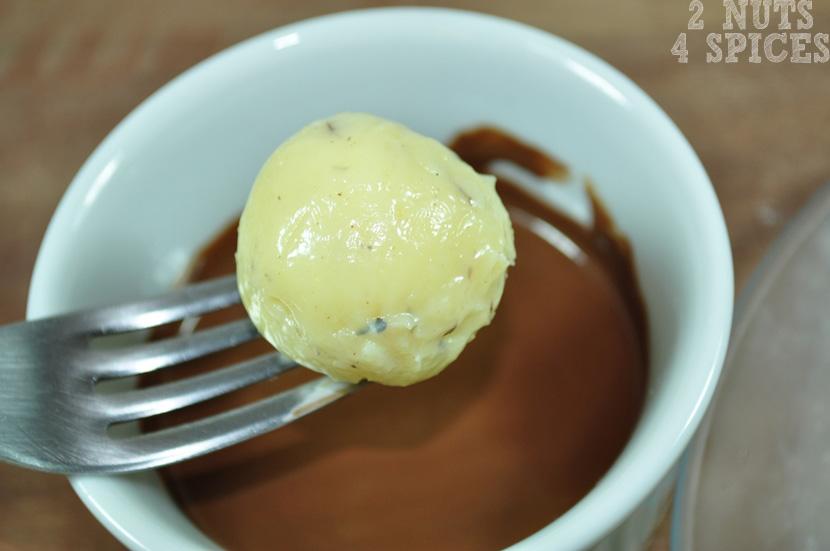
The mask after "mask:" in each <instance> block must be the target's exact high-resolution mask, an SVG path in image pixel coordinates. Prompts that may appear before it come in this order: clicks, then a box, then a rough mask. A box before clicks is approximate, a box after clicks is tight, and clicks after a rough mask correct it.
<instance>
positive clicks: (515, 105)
mask: <svg viewBox="0 0 830 551" xmlns="http://www.w3.org/2000/svg"><path fill="white" fill-rule="evenodd" d="M346 110H350V111H368V112H372V113H376V114H378V115H381V116H386V117H389V118H392V119H395V120H398V121H401V122H403V123H405V124H407V125H409V126H411V127H412V128H413V129H415V130H417V131H420V132H422V133H425V134H428V135H430V136H434V137H436V138H438V139H446V138H448V137H450V136H451V135H453V134H454V133H455V132H457V131H458V130H460V129H464V128H468V127H470V126H473V125H476V124H479V123H490V124H494V125H496V126H498V127H501V128H503V129H506V130H508V131H510V132H512V133H514V134H516V135H518V136H521V137H522V138H524V139H526V140H528V141H530V142H532V143H536V144H539V145H541V146H542V147H543V148H544V149H546V150H548V151H550V152H553V153H555V154H556V155H557V156H558V157H560V158H562V159H563V160H565V161H566V162H567V163H568V164H569V165H570V166H571V167H573V168H575V169H576V170H577V171H578V172H581V173H585V174H590V176H591V177H592V178H593V180H594V181H595V184H596V188H597V190H598V192H599V195H600V196H601V197H602V198H603V199H604V200H605V202H606V203H607V205H608V207H609V208H610V210H611V212H612V214H613V216H614V218H615V219H616V221H617V222H618V223H619V225H620V226H621V228H622V230H623V231H624V232H625V233H626V234H627V235H628V236H629V237H630V238H631V240H632V242H633V245H634V249H635V254H636V264H637V269H638V272H639V276H640V280H641V285H642V288H643V290H644V293H645V300H646V303H647V308H648V313H649V319H650V328H651V330H650V337H651V358H652V373H651V379H650V389H649V392H648V398H647V403H646V407H645V411H644V414H643V417H642V420H641V421H640V423H639V425H638V426H637V429H636V431H635V433H634V435H633V436H632V438H631V440H630V442H629V444H628V446H627V447H626V448H625V450H624V452H623V453H622V455H621V456H620V457H619V459H618V460H617V462H616V463H615V464H614V466H613V467H612V468H611V470H610V471H609V472H608V473H607V475H606V476H605V477H603V479H602V480H601V481H600V482H599V483H598V484H597V486H596V487H595V488H594V489H593V490H592V491H591V492H590V493H589V494H588V495H587V496H586V497H585V498H584V499H583V500H582V501H580V502H579V503H578V504H577V505H576V506H575V507H573V508H572V509H571V510H570V511H568V512H567V513H566V514H565V515H563V516H562V517H560V518H558V519H556V520H555V521H553V522H552V523H551V524H550V525H549V526H547V527H546V528H544V529H543V530H541V531H540V532H538V533H537V534H535V535H533V536H531V537H530V538H528V539H527V540H525V541H524V542H521V543H520V544H519V546H520V547H523V548H538V549H578V548H583V547H586V546H589V545H592V544H595V543H597V542H598V541H599V540H600V539H601V538H603V537H605V536H607V534H608V533H609V532H611V531H612V530H613V529H614V528H615V527H617V526H618V525H620V523H622V522H623V521H624V520H625V519H626V518H627V517H628V516H629V515H630V514H631V513H632V512H633V511H634V510H635V509H636V508H637V507H638V505H640V504H642V503H644V502H645V500H646V498H647V497H648V496H649V495H652V494H653V492H654V491H655V488H656V487H657V485H658V483H659V482H660V481H661V480H665V479H666V477H667V476H669V473H671V470H672V467H673V465H674V464H675V462H676V460H677V458H678V457H679V455H680V453H681V452H682V450H683V449H684V448H685V446H686V444H687V442H688V440H689V438H690V436H691V435H692V433H693V432H694V430H695V429H696V427H697V425H698V423H699V421H700V418H701V415H702V414H703V412H704V410H705V409H706V406H707V404H708V403H709V399H710V397H711V394H712V389H713V388H714V386H715V383H716V381H717V378H718V374H719V371H720V367H721V363H722V360H723V355H724V351H725V347H726V343H727V338H728V334H729V326H730V320H731V313H732V264H731V257H730V253H729V244H728V238H727V234H726V230H725V227H724V223H723V218H722V215H721V212H720V209H719V206H718V203H717V200H716V197H715V194H714V193H713V190H712V187H711V184H710V183H709V180H708V179H707V176H706V174H705V172H704V170H703V168H702V166H701V164H700V162H699V161H698V159H697V157H696V156H695V154H694V152H693V151H692V149H691V148H690V147H689V145H688V143H687V142H686V140H685V139H684V138H683V136H682V135H681V134H680V132H679V131H678V130H677V128H676V127H675V126H674V125H673V124H672V122H671V121H670V120H669V119H668V118H667V117H666V115H664V114H663V112H662V111H661V110H660V109H659V108H658V107H657V106H656V105H655V104H654V102H652V101H651V100H650V99H649V98H648V97H647V96H646V95H645V94H644V93H643V92H642V91H640V89H639V88H637V87H636V86H635V85H634V84H633V83H631V82H630V81H629V80H628V79H627V78H625V77H624V76H622V75H621V74H620V73H618V72H617V71H615V70H614V69H613V68H611V67H610V66H608V65H607V64H605V63H603V62H602V61H600V60H599V59H597V58H596V57H594V56H592V55H590V54H588V53H586V52H585V51H583V50H581V49H579V48H577V47H575V46H573V45H571V44H569V43H567V42H565V41H563V40H561V39H558V38H556V37H553V36H551V35H549V34H546V33H544V32H541V31H539V30H536V29H533V28H530V27H526V26H524V25H520V24H517V23H514V22H510V21H506V20H502V19H498V18H494V17H489V16H484V15H478V14H472V13H464V12H457V11H449V10H441V9H381V10H370V11H361V12H352V13H344V14H338V15H333V16H327V17H322V18H319V19H313V20H310V21H305V22H302V23H298V24H295V25H290V26H288V27H284V28H281V29H277V30H274V31H271V32H268V33H266V34H263V35H261V36H258V37H256V38H253V39H251V40H248V41H246V42H243V43H242V44H239V45H237V46H235V47H233V48H230V49H228V50H227V51H225V52H222V53H220V54H218V55H216V56H214V57H212V58H210V59H208V60H207V61H205V62H203V63H201V64H199V65H197V66H196V67H194V68H193V69H191V70H189V71H187V72H186V73H184V74H183V75H181V76H180V77H178V78H176V79H175V80H174V81H172V82H171V83H170V84H168V85H166V86H165V87H164V88H162V89H161V90H160V91H159V92H158V93H156V94H154V95H153V96H152V97H151V98H149V99H148V100H147V101H145V102H144V103H143V104H142V105H141V106H140V107H138V108H137V109H136V110H135V111H134V112H133V113H131V114H130V115H129V116H128V117H127V118H126V119H125V120H124V121H123V122H122V123H121V124H120V125H119V126H118V127H117V128H116V129H115V130H113V132H112V133H111V134H110V135H109V136H108V137H107V138H106V139H105V140H104V142H103V143H102V144H101V145H100V146H99V147H98V149H96V151H95V152H94V153H93V154H92V156H91V157H90V158H89V160H88V161H87V162H86V163H85V164H84V166H83V168H82V169H81V170H80V172H79V173H78V175H77V176H76V177H75V179H74V181H73V182H72V184H71V185H70V187H69V190H68V191H67V192H66V195H65V196H64V198H63V200H62V201H61V203H60V206H59V207H58V209H57V211H56V212H55V215H54V217H53V219H52V223H51V224H50V226H49V229H48V231H47V233H46V237H45V238H44V241H43V245H42V247H41V250H40V255H39V257H38V260H37V264H36V267H35V273H34V276H33V280H32V285H31V293H30V297H29V309H28V316H29V317H30V318H36V317H41V316H45V315H49V314H55V313H58V312H63V311H67V310H70V309H73V308H77V307H81V306H87V305H94V304H102V303H106V302H111V301H115V300H119V299H125V298H132V297H136V296H140V295H147V294H151V293H154V292H157V291H160V290H162V289H164V288H166V287H169V286H170V285H171V284H172V283H173V282H174V280H175V279H176V278H177V277H178V276H179V275H180V273H181V272H182V270H183V269H184V267H185V265H186V263H187V262H188V259H190V258H191V257H192V255H193V254H194V252H195V251H196V250H197V248H198V247H199V246H200V245H201V244H203V243H205V242H206V241H207V240H208V239H209V238H210V237H211V236H212V235H213V234H214V233H215V232H216V231H218V230H219V229H220V228H222V227H223V226H224V225H225V224H226V223H227V222H228V221H229V220H231V219H232V217H233V216H235V215H236V214H237V213H238V212H239V211H240V210H241V208H242V206H243V202H244V199H245V197H246V195H247V193H248V189H249V186H250V184H251V183H252V181H253V179H254V176H255V174H256V173H257V171H258V169H259V167H260V165H261V164H262V162H263V161H264V160H265V159H266V157H267V156H268V154H269V153H270V152H271V151H272V150H273V149H274V148H275V147H276V146H277V145H278V144H279V143H280V142H281V141H282V140H284V139H285V138H287V137H288V136H289V135H290V134H292V133H293V132H294V131H296V130H297V129H299V128H300V127H302V126H303V125H304V124H306V123H307V122H309V121H311V120H313V119H316V118H319V117H323V116H326V115H330V114H332V113H336V112H338V111H346ZM72 484H73V486H74V487H75V490H76V491H77V492H78V494H79V495H80V496H81V498H82V499H83V500H84V502H85V503H86V505H87V506H88V507H89V508H90V510H91V511H92V512H93V513H94V514H95V515H96V516H97V517H98V519H99V520H100V521H101V522H102V523H103V524H104V525H105V526H106V527H107V528H108V529H109V530H110V531H111V532H112V533H113V534H115V535H116V536H117V537H118V538H119V539H120V540H121V541H122V542H124V543H125V544H126V545H128V546H129V547H132V548H138V549H154V550H155V549H186V548H193V547H196V548H198V547H208V546H211V545H212V544H211V543H210V542H209V541H208V540H207V538H206V537H205V536H204V535H203V534H201V533H200V532H199V531H198V530H197V529H196V528H195V527H194V526H193V525H192V524H191V523H190V522H189V521H188V520H187V519H186V517H185V516H184V515H183V514H182V513H181V512H180V511H179V510H178V509H177V508H176V506H175V505H174V504H173V501H172V500H171V499H170V498H169V497H168V495H167V494H166V492H165V490H164V488H163V487H162V485H161V484H160V482H159V480H158V478H157V477H156V475H155V474H154V473H143V474H138V475H131V476H117V477H116V476H112V477H82V476H79V477H73V478H72ZM652 499H653V498H652ZM651 516H652V517H653V516H654V515H651ZM646 528H647V527H646ZM644 529H645V528H641V529H640V532H642V531H643V530H644ZM638 537H639V536H638Z"/></svg>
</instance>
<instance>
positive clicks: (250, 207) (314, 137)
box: [236, 113, 516, 386]
mask: <svg viewBox="0 0 830 551" xmlns="http://www.w3.org/2000/svg"><path fill="white" fill-rule="evenodd" d="M515 256H516V253H515V248H514V245H513V230H512V228H511V226H510V220H509V218H508V216H507V211H506V210H505V208H504V205H503V204H502V203H501V200H500V199H499V197H498V195H497V194H496V191H495V178H494V177H493V176H484V175H480V174H477V173H476V172H475V171H474V170H473V169H472V168H471V167H470V166H469V165H467V164H466V163H464V162H463V161H462V160H461V159H459V158H458V156H456V155H455V153H453V152H452V151H451V150H449V149H448V148H447V147H445V146H444V145H442V144H441V143H439V142H437V141H435V140H433V139H430V138H427V137H425V136H422V135H420V134H417V133H415V132H413V131H411V130H409V129H408V128H406V127H404V126H402V125H400V124H397V123H394V122H390V121H387V120H384V119H381V118H378V117H375V116H371V115H367V114H357V113H344V114H340V115H337V116H334V117H330V118H328V119H326V120H321V121H317V122H314V123H312V124H310V125H308V126H307V127H305V128H303V129H302V130H300V132H298V133H297V134H296V135H294V136H293V137H292V138H290V139H289V140H288V141H286V142H285V143H283V144H282V145H281V146H280V147H279V148H278V149H277V150H276V151H275V152H274V153H273V154H272V155H271V157H270V158H269V159H268V161H267V162H266V163H265V166H263V168H262V170H261V172H260V173H259V176H257V179H256V182H255V183H254V186H253V189H252V190H251V194H250V196H249V198H248V203H247V205H246V206H245V210H244V212H243V213H242V219H241V221H240V224H239V241H238V245H237V251H236V269H237V276H238V281H239V290H240V293H241V295H242V302H243V304H244V305H245V308H246V309H247V311H248V314H249V315H250V317H251V319H252V320H253V322H254V324H255V325H256V327H257V328H258V329H259V331H260V333H262V335H263V336H264V337H265V338H266V339H267V340H268V341H269V342H270V343H271V344H272V345H274V346H275V347H276V348H277V349H278V350H280V351H282V352H283V353H284V354H286V355H288V356H290V357H292V358H293V359H294V360H296V361H297V362H298V363H300V364H301V365H304V366H306V367H308V368H310V369H313V370H315V371H319V372H322V373H325V374H327V375H329V376H331V377H332V378H334V379H338V380H343V381H350V382H357V381H360V380H363V379H368V380H370V381H376V382H379V383H383V384H387V385H396V386H405V385H409V384H412V383H416V382H418V381H422V380H424V379H427V378H429V377H432V376H433V375H436V374H437V373H439V372H440V371H441V370H442V369H443V368H444V367H446V366H447V364H449V363H450V362H452V361H453V360H454V359H455V358H457V357H458V355H459V354H460V353H461V351H462V350H463V349H464V346H465V345H466V344H467V343H468V342H469V341H471V340H472V339H473V337H474V336H475V333H476V331H478V330H479V329H480V328H481V327H483V326H485V325H487V324H488V323H490V321H491V320H492V318H493V315H494V313H495V310H496V307H497V306H498V303H499V300H500V299H501V295H502V291H503V290H504V283H505V278H506V273H507V268H508V267H509V266H510V265H512V264H513V263H514V260H515Z"/></svg>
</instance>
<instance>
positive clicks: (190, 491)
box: [144, 129, 647, 550]
mask: <svg viewBox="0 0 830 551" xmlns="http://www.w3.org/2000/svg"><path fill="white" fill-rule="evenodd" d="M453 147H454V148H455V149H456V151H458V153H459V154H460V155H461V157H462V158H464V159H465V160H467V161H468V162H469V163H470V164H472V165H473V166H474V167H475V168H477V169H478V170H480V171H485V172H486V171H487V168H488V166H489V164H490V162H491V161H493V160H496V159H507V160H510V161H512V162H514V163H517V164H519V165H521V166H523V167H524V168H526V169H528V170H530V171H532V172H535V173H537V174H539V175H541V176H549V177H553V178H561V177H562V176H564V175H565V174H566V173H567V170H566V169H565V167H564V166H563V165H561V163H558V162H556V161H554V160H552V159H550V158H549V157H547V156H545V155H543V154H542V153H540V152H538V151H536V150H535V149H533V148H532V147H529V146H527V145H525V144H522V143H521V142H519V141H517V140H515V139H513V138H511V137H510V136H507V135H506V134H503V133H501V132H499V131H497V130H493V129H482V130H479V131H474V132H470V133H466V134H463V135H461V136H459V138H458V139H457V140H456V141H455V142H454V143H453ZM498 191H499V194H500V195H501V197H502V199H503V200H504V202H505V204H506V205H507V207H508V208H509V210H510V213H511V217H512V219H513V225H514V230H515V235H516V249H517V263H516V266H515V267H513V268H511V270H510V272H509V277H508V280H507V286H506V289H505V293H504V297H503V299H502V302H501V305H500V306H499V309H498V312H497V314H496V317H495V319H494V321H493V323H492V324H491V325H490V326H488V327H486V328H484V329H482V330H481V331H480V332H479V334H478V336H477V337H476V339H475V340H474V341H473V342H472V343H470V344H469V345H468V346H467V348H466V349H465V351H464V352H463V353H462V355H461V356H460V357H459V359H458V360H456V361H455V362H454V363H453V364H452V365H451V366H449V367H448V368H447V369H446V371H444V372H443V373H441V374H440V375H439V376H437V377H435V378H433V379H431V380H428V381H426V382H423V383H419V384H417V385H414V386H411V387H407V388H390V387H382V386H379V385H370V386H368V387H366V388H365V389H362V390H360V391H359V392H358V393H357V394H355V395H354V396H352V397H350V398H346V399H344V400H341V401H340V402H337V403H336V404H334V405H332V406H328V407H326V408H325V409H323V410H322V411H320V412H317V413H314V414H312V415H310V416H308V417H306V418H304V419H302V420H300V421H298V422H296V423H294V424H292V425H290V426H287V427H285V428H283V429H280V430H277V431H275V432H273V433H270V434H268V435H266V436H263V437H260V438H257V439H254V440H252V441H249V442H245V443H243V444H240V445H238V446H235V447H232V448H229V449H226V450H222V451H220V452H217V453H214V454H211V455H208V456H205V457H202V458H199V459H195V460H192V461H189V462H186V463H182V464H179V465H173V466H171V467H168V468H166V469H164V470H163V471H162V473H163V476H164V479H165V481H166V483H167V485H168V487H169V489H170V491H171V493H172V494H173V496H174V497H175V498H176V500H177V501H178V502H179V504H180V505H181V507H182V509H183V510H184V511H185V512H186V513H187V514H188V515H189V516H190V518H191V519H192V520H193V521H194V522H195V523H196V524H197V525H198V526H199V527H200V528H201V529H202V530H203V531H204V532H205V533H207V534H208V535H209V536H211V537H212V538H214V539H215V540H216V541H217V542H219V543H220V544H222V545H224V546H226V547H228V548H232V549H265V548H271V547H278V548H284V549H453V550H459V549H482V548H497V547H504V546H507V545H510V544H512V543H514V542H516V541H518V540H520V539H522V538H524V537H526V536H528V535H530V534H531V533H533V532H535V531H536V530H539V529H540V528H542V527H543V526H545V525H546V524H548V523H550V522H551V521H552V520H554V519H555V518H556V517H558V516H559V515H561V514H562V513H564V512H565V511H567V510H568V509H569V508H570V507H571V506H573V505H574V504H575V503H576V502H577V501H579V500H580V499H581V498H582V497H583V496H584V495H585V494H586V493H587V492H588V491H589V490H590V489H591V488H592V487H593V486H594V485H595V484H596V482H597V481H598V480H599V478H600V477H602V475H603V474H604V473H605V472H606V471H607V470H608V468H609V467H610V466H611V464H612V463H613V462H614V460H615V459H616V458H617V456H618V455H619V453H620V452H621V451H622V449H623V447H624V446H625V444H626V442H627V440H628V438H629V436H630V435H631V432H632V430H633V428H634V425H635V424H636V422H637V420H638V418H639V415H640V410H641V407H642V403H643V400H644V396H645V387H646V377H647V356H646V350H647V342H646V320H645V312H644V309H643V305H642V301H641V300H640V294H639V290H638V288H637V284H636V278H635V275H634V271H633V267H632V264H631V250H630V247H629V246H628V244H627V242H626V241H625V240H624V239H622V238H621V236H620V235H619V234H618V232H616V230H614V227H613V224H612V223H611V218H610V217H609V216H608V215H607V213H606V211H605V210H604V209H603V208H602V206H601V205H600V203H599V202H598V201H597V200H596V198H595V197H594V199H593V206H594V210H595V219H596V223H595V224H594V226H593V227H590V228H585V227H582V226H580V225H579V224H576V223H574V222H573V221H571V220H570V219H568V218H566V217H564V216H562V215H561V214H559V213H557V212H556V211H553V210H551V209H550V208H549V207H547V206H545V205H543V204H542V203H540V202H538V201H536V200H535V199H533V198H532V197H531V196H530V195H528V194H526V193H525V192H523V191H521V190H520V189H519V188H518V187H516V186H515V185H512V184H510V183H509V182H506V181H504V180H500V181H499V184H498ZM551 228H555V230H558V231H559V232H561V233H563V234H564V235H565V236H567V237H568V238H569V239H570V240H571V241H572V242H573V243H574V244H576V245H577V248H578V250H579V251H580V252H579V254H576V255H574V254H573V251H570V254H571V256H569V255H568V254H565V252H563V250H560V249H559V248H557V245H556V240H551V239H550V238H549V235H550V230H551ZM555 230H554V231H555ZM235 249H236V224H233V225H231V226H229V227H228V228H227V229H226V230H225V231H224V232H222V233H221V234H220V235H219V236H217V237H216V238H215V240H214V241H213V242H212V243H211V244H210V245H209V246H208V247H206V248H205V249H204V251H203V252H202V253H201V254H200V255H199V257H198V258H197V259H196V261H195V263H194V267H193V270H192V276H191V278H190V279H191V280H202V279H208V278H212V277H217V276H220V275H224V274H228V273H233V272H234V251H235ZM241 316H244V312H243V311H242V309H241V308H236V309H233V310H229V311H226V312H222V313H219V314H214V315H211V316H206V317H205V318H203V319H202V320H201V322H200V324H199V326H200V327H206V326H209V325H215V324H217V323H222V322H225V321H228V320H230V319H233V318H239V317H241ZM269 348H270V347H269V345H268V344H267V343H265V342H264V341H258V342H254V343H250V344H248V345H245V346H243V347H240V348H237V349H235V350H232V351H226V352H223V353H221V354H216V355H214V356H212V357H209V358H206V359H203V360H200V361H197V362H192V363H191V364H189V365H185V366H181V367H180V368H176V369H173V370H167V371H164V372H161V373H157V374H154V375H153V376H152V377H145V380H144V382H145V384H156V383H158V382H164V381H169V380H173V379H177V378H180V377H183V376H187V375H191V374H193V373H196V372H202V371H207V370H210V369H215V368H216V367H219V366H221V365H228V364H229V363H231V362H237V361H240V360H242V359H244V358H248V357H251V356H253V355H257V354H261V353H264V352H267V351H268V350H269ZM315 376H316V374H312V373H310V372H309V371H307V370H303V369H297V370H294V371H293V372H291V373H290V374H288V375H285V376H283V377H281V378H280V379H277V380H273V381H268V382H265V383H260V384H258V385H255V386H253V387H250V388H248V389H244V390H241V391H237V392H235V393H233V394H231V395H228V396H224V397H221V398H218V399H214V400H211V401H209V402H207V403H204V404H201V405H198V406H193V407H190V408H186V409H184V410H182V411H180V412H176V413H173V414H168V415H165V416H161V417H159V418H156V419H152V420H150V421H149V422H147V423H146V424H145V428H146V429H147V430H156V429H159V428H164V427H167V426H170V425H173V424H177V423H181V422H183V421H187V420H191V419H195V418H198V417H202V416H204V415H206V414H210V413H215V412H218V411H223V410H227V409H229V408H231V407H235V406H238V405H241V404H243V403H249V402H251V401H253V400H256V399H259V398H262V397H265V396H269V395H271V394H273V393H275V392H278V391H279V390H280V389H283V388H286V387H287V386H292V385H295V384H297V383H298V382H300V381H302V380H307V379H309V378H311V377H315Z"/></svg>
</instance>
